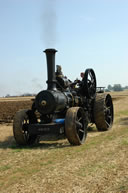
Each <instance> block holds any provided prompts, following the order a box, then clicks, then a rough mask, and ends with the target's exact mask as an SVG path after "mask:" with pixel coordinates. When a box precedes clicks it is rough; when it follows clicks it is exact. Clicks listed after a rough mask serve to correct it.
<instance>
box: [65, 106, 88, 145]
mask: <svg viewBox="0 0 128 193" xmlns="http://www.w3.org/2000/svg"><path fill="white" fill-rule="evenodd" d="M87 125H88V120H87V115H86V113H85V112H84V110H83V109H82V108H81V107H71V108H70V109H68V111H67V113H66V118H65V133H66V136H67V138H68V141H69V143H70V144H72V145H81V144H83V143H84V141H85V138H86V135H87Z"/></svg>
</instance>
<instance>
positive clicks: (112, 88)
mask: <svg viewBox="0 0 128 193" xmlns="http://www.w3.org/2000/svg"><path fill="white" fill-rule="evenodd" d="M123 90H128V86H125V87H122V86H121V84H114V86H111V85H110V84H109V85H108V86H107V89H106V91H123Z"/></svg>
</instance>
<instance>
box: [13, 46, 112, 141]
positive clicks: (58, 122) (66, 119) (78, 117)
mask: <svg viewBox="0 0 128 193" xmlns="http://www.w3.org/2000/svg"><path fill="white" fill-rule="evenodd" d="M44 52H45V53H46V58H47V72H48V80H47V85H48V88H47V90H43V91H41V92H39V93H38V94H37V96H36V97H35V100H34V102H33V105H32V108H31V109H27V110H20V111H18V112H17V113H16V115H15V116H14V121H13V133H14V138H15V140H16V142H17V143H18V144H19V145H31V144H33V143H34V142H35V141H36V140H37V138H38V136H41V135H44V136H45V135H49V136H50V135H51V136H52V135H63V136H66V137H67V139H68V141H69V142H70V144H72V145H81V144H83V143H84V141H85V138H86V136H87V130H88V124H89V123H92V124H95V125H96V127H97V129H98V130H99V131H107V130H109V129H110V128H111V127H112V124H113V117H114V115H113V114H114V111H113V103H112V98H111V96H110V94H106V93H98V92H96V77H95V73H94V71H93V69H86V70H85V72H84V73H81V78H82V79H81V80H78V79H76V80H75V81H74V82H72V81H71V80H69V79H68V78H67V77H66V76H64V75H63V73H62V69H61V66H59V65H57V67H56V71H55V53H56V52H57V51H56V50H55V49H46V50H45V51H44Z"/></svg>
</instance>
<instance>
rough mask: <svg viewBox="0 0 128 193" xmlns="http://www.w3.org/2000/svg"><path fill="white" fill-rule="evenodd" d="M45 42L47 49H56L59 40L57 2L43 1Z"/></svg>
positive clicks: (53, 0)
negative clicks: (57, 39)
mask: <svg viewBox="0 0 128 193" xmlns="http://www.w3.org/2000/svg"><path fill="white" fill-rule="evenodd" d="M42 19H43V21H42V26H43V42H44V44H45V47H46V48H48V47H49V48H50V47H55V44H56V38H57V31H56V27H57V15H56V0H44V1H43V15H42Z"/></svg>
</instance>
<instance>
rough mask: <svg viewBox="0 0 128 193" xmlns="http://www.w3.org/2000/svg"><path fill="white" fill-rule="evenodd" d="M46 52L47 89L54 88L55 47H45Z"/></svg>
mask: <svg viewBox="0 0 128 193" xmlns="http://www.w3.org/2000/svg"><path fill="white" fill-rule="evenodd" d="M44 52H45V53H46V60H47V74H48V80H47V84H48V88H47V89H48V90H56V77H55V53H56V52H57V50H55V49H46V50H44Z"/></svg>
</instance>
